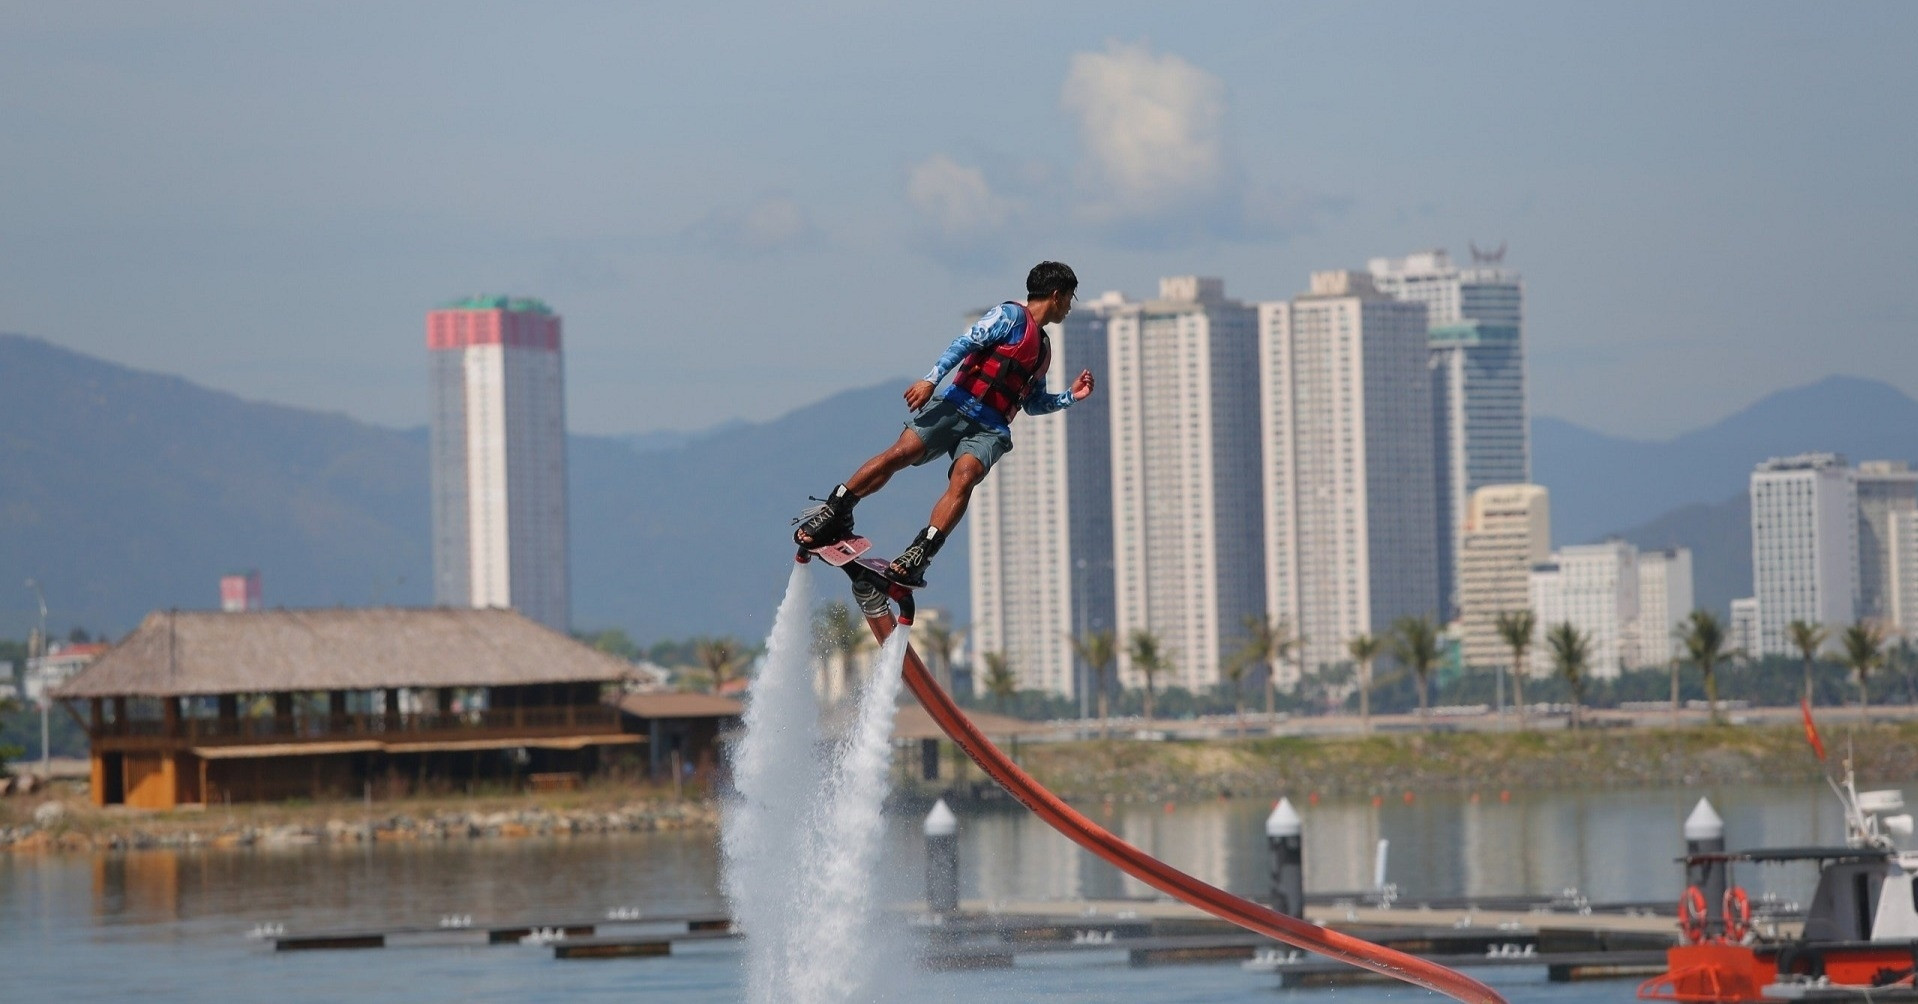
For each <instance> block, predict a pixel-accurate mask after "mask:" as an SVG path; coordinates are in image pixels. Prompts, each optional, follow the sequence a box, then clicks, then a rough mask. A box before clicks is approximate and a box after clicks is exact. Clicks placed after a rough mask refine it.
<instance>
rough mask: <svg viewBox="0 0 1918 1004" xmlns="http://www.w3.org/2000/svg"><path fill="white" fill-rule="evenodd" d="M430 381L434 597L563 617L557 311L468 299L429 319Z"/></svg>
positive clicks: (555, 622) (548, 618)
mask: <svg viewBox="0 0 1918 1004" xmlns="http://www.w3.org/2000/svg"><path fill="white" fill-rule="evenodd" d="M426 346H427V349H428V353H427V354H428V357H429V359H430V372H431V381H432V396H433V401H432V408H433V413H432V434H431V447H430V448H431V464H432V493H433V499H432V503H433V594H434V597H435V602H437V603H439V604H441V605H443V606H460V607H511V608H513V609H515V610H518V611H519V612H520V613H522V614H524V615H526V616H527V617H530V618H532V619H533V620H536V621H538V622H540V623H541V624H544V625H546V626H547V627H550V628H552V629H554V630H556V631H565V630H567V628H568V626H569V621H570V605H569V597H568V585H567V573H566V557H567V555H566V546H567V538H566V396H565V383H564V374H563V372H562V367H561V361H560V319H559V317H558V315H556V314H554V313H553V311H552V310H551V309H550V308H548V307H547V306H546V304H544V303H542V302H540V301H538V300H531V299H512V298H508V297H503V296H485V297H474V298H471V299H466V300H460V301H457V302H454V303H450V304H447V305H446V306H445V307H442V308H441V309H438V310H434V311H432V312H430V313H428V314H427V315H426Z"/></svg>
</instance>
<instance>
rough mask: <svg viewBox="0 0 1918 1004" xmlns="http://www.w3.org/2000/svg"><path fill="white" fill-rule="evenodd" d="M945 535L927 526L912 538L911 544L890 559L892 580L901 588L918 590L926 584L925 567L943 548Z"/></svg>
mask: <svg viewBox="0 0 1918 1004" xmlns="http://www.w3.org/2000/svg"><path fill="white" fill-rule="evenodd" d="M945 543H946V535H945V534H943V533H940V532H939V528H938V527H934V526H929V527H926V528H925V529H924V530H921V531H919V536H917V537H914V538H912V543H910V544H907V545H906V549H905V550H903V551H901V552H899V557H897V558H894V559H892V580H893V581H894V582H897V583H899V584H900V585H902V586H910V587H912V588H913V589H918V588H919V587H920V586H923V585H925V584H926V566H927V565H930V564H932V558H933V556H934V555H936V554H938V553H939V549H940V548H941V547H944V546H945Z"/></svg>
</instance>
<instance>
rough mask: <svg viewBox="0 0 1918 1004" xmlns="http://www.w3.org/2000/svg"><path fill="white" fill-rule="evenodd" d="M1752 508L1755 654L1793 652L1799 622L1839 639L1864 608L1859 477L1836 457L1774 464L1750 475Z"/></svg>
mask: <svg viewBox="0 0 1918 1004" xmlns="http://www.w3.org/2000/svg"><path fill="white" fill-rule="evenodd" d="M1751 502H1752V586H1753V589H1754V590H1755V591H1756V592H1757V594H1758V596H1757V600H1758V647H1759V651H1758V653H1756V654H1760V655H1789V654H1791V652H1792V651H1793V650H1792V648H1791V640H1790V638H1789V637H1788V635H1787V625H1789V624H1791V622H1792V621H1796V620H1803V621H1810V622H1814V623H1818V624H1823V625H1824V626H1825V627H1826V629H1827V630H1828V631H1829V632H1830V633H1831V635H1832V636H1833V638H1836V636H1837V635H1838V631H1839V629H1840V628H1842V627H1844V626H1845V625H1847V624H1850V623H1851V622H1852V619H1853V617H1854V616H1855V613H1856V611H1857V607H1858V480H1857V475H1856V473H1855V472H1854V471H1853V470H1852V469H1851V468H1850V467H1849V466H1847V465H1846V464H1845V458H1843V457H1840V456H1838V455H1836V454H1832V453H1805V454H1800V455H1798V456H1795V457H1781V458H1774V459H1771V460H1767V461H1765V462H1764V463H1762V464H1759V465H1758V467H1757V469H1756V470H1754V471H1752V476H1751ZM1827 644H1828V645H1831V644H1834V643H1833V642H1828V643H1827Z"/></svg>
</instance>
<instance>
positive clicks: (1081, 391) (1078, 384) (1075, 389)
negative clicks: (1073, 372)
mask: <svg viewBox="0 0 1918 1004" xmlns="http://www.w3.org/2000/svg"><path fill="white" fill-rule="evenodd" d="M1091 396H1092V371H1091V370H1080V371H1079V378H1078V379H1077V380H1074V381H1072V399H1073V400H1074V401H1083V400H1085V399H1086V398H1089V397H1091Z"/></svg>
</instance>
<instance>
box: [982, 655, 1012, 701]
mask: <svg viewBox="0 0 1918 1004" xmlns="http://www.w3.org/2000/svg"><path fill="white" fill-rule="evenodd" d="M981 658H983V659H985V661H986V693H988V694H991V695H992V706H993V707H995V708H998V709H999V710H1000V711H1004V710H1006V701H1008V700H1010V699H1011V698H1012V696H1013V695H1014V694H1017V693H1018V692H1019V678H1018V677H1016V676H1014V675H1012V667H1011V666H1010V665H1008V664H1007V663H1006V654H1005V653H1004V652H987V653H986V654H985V655H984V656H981Z"/></svg>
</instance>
